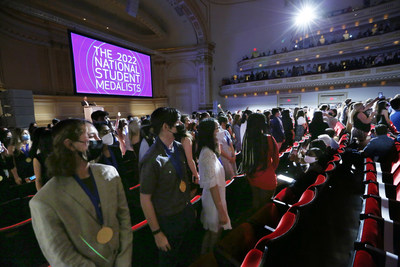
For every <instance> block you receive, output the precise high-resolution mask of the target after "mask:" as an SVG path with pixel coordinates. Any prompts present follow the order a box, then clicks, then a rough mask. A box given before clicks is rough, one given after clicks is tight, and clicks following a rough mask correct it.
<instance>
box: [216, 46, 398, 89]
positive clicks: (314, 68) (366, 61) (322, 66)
mask: <svg viewBox="0 0 400 267" xmlns="http://www.w3.org/2000/svg"><path fill="white" fill-rule="evenodd" d="M399 63H400V51H394V52H388V53H379V54H375V55H369V56H368V57H364V56H361V57H358V58H356V57H353V58H352V59H343V60H340V61H329V62H324V63H314V64H311V63H308V64H307V65H293V66H292V67H291V68H289V67H288V68H286V69H285V68H278V67H276V68H275V69H272V70H270V69H268V70H267V69H266V70H263V71H257V72H256V73H255V74H254V72H253V71H251V72H250V74H241V75H233V76H232V77H231V78H224V79H223V80H222V85H229V84H237V83H243V82H252V81H260V80H268V79H276V78H288V77H298V76H303V75H312V74H319V73H328V72H339V71H349V70H355V69H364V68H373V67H380V66H385V65H391V64H399Z"/></svg>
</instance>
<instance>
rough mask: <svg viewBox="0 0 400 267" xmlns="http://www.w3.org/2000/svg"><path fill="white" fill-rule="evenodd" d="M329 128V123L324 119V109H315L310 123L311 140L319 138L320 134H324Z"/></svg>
mask: <svg viewBox="0 0 400 267" xmlns="http://www.w3.org/2000/svg"><path fill="white" fill-rule="evenodd" d="M327 128H329V125H328V124H327V123H326V122H325V121H324V119H323V116H322V111H319V110H317V111H315V112H314V116H313V119H312V120H311V123H310V125H309V129H310V134H311V140H314V139H317V138H318V136H319V135H321V134H324V133H325V129H327Z"/></svg>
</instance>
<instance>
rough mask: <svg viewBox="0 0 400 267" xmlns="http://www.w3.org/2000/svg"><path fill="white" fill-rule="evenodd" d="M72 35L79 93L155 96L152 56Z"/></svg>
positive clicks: (77, 90) (76, 83) (76, 82)
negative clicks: (152, 82) (153, 93)
mask: <svg viewBox="0 0 400 267" xmlns="http://www.w3.org/2000/svg"><path fill="white" fill-rule="evenodd" d="M70 34H71V46H72V54H73V63H74V71H75V73H74V74H75V85H76V92H77V93H81V94H98V95H113V96H137V97H152V85H151V62H150V56H149V55H145V54H141V53H138V52H135V51H132V50H129V49H125V48H122V47H118V46H115V45H111V44H108V43H105V42H102V41H99V40H95V39H92V38H89V37H85V36H82V35H79V34H76V33H72V32H71V33H70Z"/></svg>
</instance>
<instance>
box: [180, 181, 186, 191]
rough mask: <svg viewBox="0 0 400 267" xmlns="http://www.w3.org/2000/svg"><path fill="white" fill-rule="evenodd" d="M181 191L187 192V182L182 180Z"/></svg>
mask: <svg viewBox="0 0 400 267" xmlns="http://www.w3.org/2000/svg"><path fill="white" fill-rule="evenodd" d="M179 190H181V192H182V193H184V192H186V183H185V181H183V180H181V183H180V184H179Z"/></svg>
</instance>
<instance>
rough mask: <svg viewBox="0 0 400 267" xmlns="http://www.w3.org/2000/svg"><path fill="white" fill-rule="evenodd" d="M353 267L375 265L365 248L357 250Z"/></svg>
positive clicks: (372, 266)
mask: <svg viewBox="0 0 400 267" xmlns="http://www.w3.org/2000/svg"><path fill="white" fill-rule="evenodd" d="M353 267H377V265H376V263H375V261H374V258H373V257H372V255H371V254H369V253H368V252H367V251H365V250H357V252H356V255H355V257H354V262H353Z"/></svg>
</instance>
